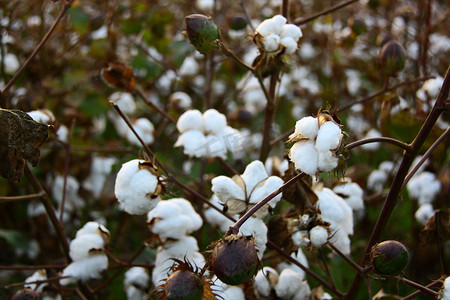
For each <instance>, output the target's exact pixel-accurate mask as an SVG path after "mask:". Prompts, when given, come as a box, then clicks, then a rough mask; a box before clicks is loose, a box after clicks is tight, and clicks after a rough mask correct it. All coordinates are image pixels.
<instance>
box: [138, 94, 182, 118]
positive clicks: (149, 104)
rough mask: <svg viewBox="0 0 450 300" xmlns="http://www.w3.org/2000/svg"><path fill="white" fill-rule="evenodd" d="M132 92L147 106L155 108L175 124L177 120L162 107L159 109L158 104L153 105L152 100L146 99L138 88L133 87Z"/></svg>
mask: <svg viewBox="0 0 450 300" xmlns="http://www.w3.org/2000/svg"><path fill="white" fill-rule="evenodd" d="M133 93H134V94H135V95H137V96H138V97H139V98H141V99H142V100H143V101H144V102H145V103H146V104H147V105H148V106H150V107H151V108H153V109H154V110H156V111H157V112H158V113H159V114H161V115H162V116H163V117H164V118H166V119H167V120H169V121H170V122H172V123H173V124H176V123H177V122H176V121H175V120H174V119H173V118H172V117H171V116H169V115H168V114H167V112H165V111H164V110H163V109H161V108H160V107H159V106H157V105H155V103H153V102H152V101H150V100H148V99H147V97H145V95H144V93H143V92H142V91H141V89H139V88H134V89H133Z"/></svg>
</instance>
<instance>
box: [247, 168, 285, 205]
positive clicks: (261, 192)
mask: <svg viewBox="0 0 450 300" xmlns="http://www.w3.org/2000/svg"><path fill="white" fill-rule="evenodd" d="M261 183H263V184H262V185H260V184H258V185H257V186H256V187H255V189H254V191H253V192H252V194H251V195H250V200H249V203H258V202H259V201H261V200H263V199H264V198H265V197H267V196H269V195H270V194H271V193H273V192H274V191H275V190H277V189H278V188H279V187H281V186H282V185H283V183H284V182H283V179H281V178H280V177H277V176H270V177H268V178H267V179H266V180H264V181H263V182H261ZM281 196H282V193H280V194H278V195H277V196H275V197H274V198H273V199H271V200H270V201H269V202H268V203H267V204H269V205H270V207H272V208H275V206H276V205H277V203H278V201H280V199H281Z"/></svg>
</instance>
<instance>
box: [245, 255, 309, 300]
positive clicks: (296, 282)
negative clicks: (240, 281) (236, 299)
mask: <svg viewBox="0 0 450 300" xmlns="http://www.w3.org/2000/svg"><path fill="white" fill-rule="evenodd" d="M291 256H292V257H293V258H295V259H296V260H298V261H299V262H300V263H301V264H302V265H304V266H305V267H308V261H307V260H306V257H305V256H304V254H303V252H302V250H301V249H299V250H298V252H297V253H292V255H291ZM253 286H254V290H255V295H256V296H257V297H258V299H274V298H275V296H276V297H277V299H289V300H303V299H309V296H310V294H311V289H310V287H309V285H308V282H307V281H306V279H305V272H304V271H303V270H302V269H301V268H300V267H298V266H297V265H294V264H291V263H289V264H288V263H281V264H279V265H278V266H277V270H275V269H274V268H271V267H264V268H262V269H261V270H260V271H259V272H258V274H256V277H255V280H254V285H253Z"/></svg>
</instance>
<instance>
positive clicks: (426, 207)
mask: <svg viewBox="0 0 450 300" xmlns="http://www.w3.org/2000/svg"><path fill="white" fill-rule="evenodd" d="M434 213H435V210H434V208H433V205H431V204H430V203H424V204H422V205H420V207H419V208H418V209H417V211H416V213H415V214H414V217H415V218H416V220H417V222H419V223H420V224H422V225H425V224H426V223H427V221H428V219H429V218H431V217H432V216H433V215H434Z"/></svg>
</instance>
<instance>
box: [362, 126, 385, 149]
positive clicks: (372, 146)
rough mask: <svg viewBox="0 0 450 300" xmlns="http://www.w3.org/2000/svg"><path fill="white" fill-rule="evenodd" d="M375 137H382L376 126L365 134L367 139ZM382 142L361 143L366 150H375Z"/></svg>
mask: <svg viewBox="0 0 450 300" xmlns="http://www.w3.org/2000/svg"><path fill="white" fill-rule="evenodd" d="M375 137H381V133H380V132H379V131H378V130H376V129H375V128H372V129H370V130H369V131H367V133H366V135H365V136H364V138H365V139H368V138H375ZM380 144H381V143H378V142H376V143H367V144H364V145H361V147H362V148H363V149H365V150H369V151H375V150H377V149H378V148H380Z"/></svg>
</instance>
